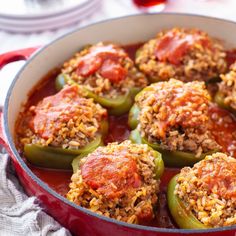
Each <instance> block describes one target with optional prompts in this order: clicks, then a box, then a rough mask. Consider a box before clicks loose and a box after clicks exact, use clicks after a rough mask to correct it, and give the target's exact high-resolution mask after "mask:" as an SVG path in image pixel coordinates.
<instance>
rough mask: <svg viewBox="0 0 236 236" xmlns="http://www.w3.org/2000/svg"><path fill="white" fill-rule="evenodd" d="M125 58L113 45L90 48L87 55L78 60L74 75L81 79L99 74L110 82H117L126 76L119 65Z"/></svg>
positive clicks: (124, 54)
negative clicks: (81, 77)
mask: <svg viewBox="0 0 236 236" xmlns="http://www.w3.org/2000/svg"><path fill="white" fill-rule="evenodd" d="M126 56H127V55H126V53H125V52H124V51H122V50H121V49H116V48H114V46H113V45H106V46H104V45H102V46H94V47H91V48H90V49H89V52H88V54H86V55H85V56H83V57H81V58H80V60H79V62H78V65H77V70H76V73H77V74H78V75H80V76H83V77H87V76H91V75H93V74H95V73H99V74H100V75H101V76H102V77H104V78H107V79H109V80H110V81H112V82H119V81H121V80H123V79H125V77H126V76H127V70H126V69H125V68H124V67H123V66H122V65H121V63H120V61H121V60H122V59H123V58H125V57H126Z"/></svg>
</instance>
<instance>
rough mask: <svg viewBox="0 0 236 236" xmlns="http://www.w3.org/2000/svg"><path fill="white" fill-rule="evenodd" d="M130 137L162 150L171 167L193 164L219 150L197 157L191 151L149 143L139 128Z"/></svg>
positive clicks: (134, 140) (134, 141) (164, 158)
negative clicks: (175, 149) (170, 148)
mask: <svg viewBox="0 0 236 236" xmlns="http://www.w3.org/2000/svg"><path fill="white" fill-rule="evenodd" d="M129 139H130V140H131V141H132V142H133V143H139V144H140V143H145V144H147V145H148V146H150V147H152V148H153V149H154V150H156V151H158V152H160V153H161V154H162V159H163V161H164V163H165V165H166V166H169V167H184V166H192V165H194V164H195V163H196V162H198V161H201V160H202V159H204V158H205V156H207V155H211V154H213V153H215V152H217V150H213V151H210V152H206V153H203V154H202V155H201V156H200V157H195V155H194V154H192V153H190V152H182V151H169V150H165V149H163V148H162V147H161V145H160V144H157V143H149V142H148V141H147V140H146V139H145V138H142V137H141V135H140V133H139V131H138V130H137V129H135V130H133V131H131V133H130V136H129Z"/></svg>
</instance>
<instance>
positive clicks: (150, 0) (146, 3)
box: [133, 0, 167, 8]
mask: <svg viewBox="0 0 236 236" xmlns="http://www.w3.org/2000/svg"><path fill="white" fill-rule="evenodd" d="M133 2H134V4H135V5H136V6H138V7H141V8H143V7H153V6H156V5H160V4H165V2H167V0H133Z"/></svg>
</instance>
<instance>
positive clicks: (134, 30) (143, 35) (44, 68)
mask: <svg viewBox="0 0 236 236" xmlns="http://www.w3.org/2000/svg"><path fill="white" fill-rule="evenodd" d="M176 26H178V27H189V28H190V27H191V28H199V29H201V30H204V31H206V32H208V33H209V34H210V35H211V36H213V37H216V38H219V39H222V40H224V43H225V44H226V45H227V46H228V47H233V46H234V47H235V44H236V42H235V35H236V23H233V22H228V21H223V20H219V19H213V18H207V17H200V16H191V15H179V14H157V15H137V16H129V17H125V18H120V19H115V20H110V21H106V22H102V23H99V24H95V25H91V26H88V27H86V28H83V29H81V30H79V31H76V32H74V33H71V34H69V35H67V36H65V37H62V38H60V39H59V40H57V41H55V42H53V43H51V44H50V45H48V46H46V47H45V48H44V49H43V50H42V51H41V52H39V53H38V54H36V55H35V56H34V57H33V58H32V59H31V60H30V61H29V62H28V63H26V65H25V66H24V67H23V69H22V70H21V72H20V73H19V74H18V75H17V76H16V79H15V80H14V81H13V83H12V86H11V88H10V90H9V92H8V99H7V100H6V103H5V105H8V111H6V110H5V112H8V121H7V122H8V125H9V130H10V133H11V135H13V133H14V124H15V120H16V118H17V115H18V113H19V110H20V108H21V105H22V103H24V102H25V101H26V100H27V94H28V92H29V91H30V90H31V89H32V87H33V86H34V85H35V84H37V83H38V82H39V80H40V79H41V78H42V77H43V76H44V75H45V74H46V73H47V72H48V71H49V70H51V69H52V68H55V67H56V66H58V65H60V64H62V63H63V62H64V61H65V60H66V59H68V58H69V57H70V56H72V55H73V54H74V52H76V51H77V50H78V49H79V48H80V47H82V46H83V45H85V44H92V43H96V42H98V41H112V42H116V43H120V44H131V43H136V42H142V41H145V40H148V39H150V38H152V37H153V36H154V35H155V34H156V33H157V32H158V31H160V30H162V29H168V28H171V27H176ZM6 107H7V106H6ZM7 122H6V123H7Z"/></svg>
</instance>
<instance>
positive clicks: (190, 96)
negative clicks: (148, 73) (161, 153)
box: [136, 79, 220, 157]
mask: <svg viewBox="0 0 236 236" xmlns="http://www.w3.org/2000/svg"><path fill="white" fill-rule="evenodd" d="M136 103H137V105H138V106H139V108H140V115H139V125H138V129H139V131H140V133H141V135H142V137H145V138H147V139H148V141H149V142H152V143H159V144H161V146H162V147H163V148H164V149H167V150H172V151H175V150H180V151H190V152H193V153H195V154H196V157H199V156H200V155H201V154H202V153H203V152H207V151H210V150H214V149H220V147H219V145H218V144H217V143H216V141H215V140H214V139H213V137H212V135H211V133H210V131H209V129H210V123H209V122H208V121H209V114H208V112H209V110H208V109H209V105H210V95H209V94H208V92H207V90H206V89H205V85H204V83H203V82H198V81H194V82H189V83H183V82H181V81H179V80H175V79H170V80H169V81H168V82H159V83H155V84H152V85H150V86H149V87H148V89H147V90H146V91H145V90H144V91H143V92H142V93H141V95H140V96H138V97H137V98H136Z"/></svg>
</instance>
